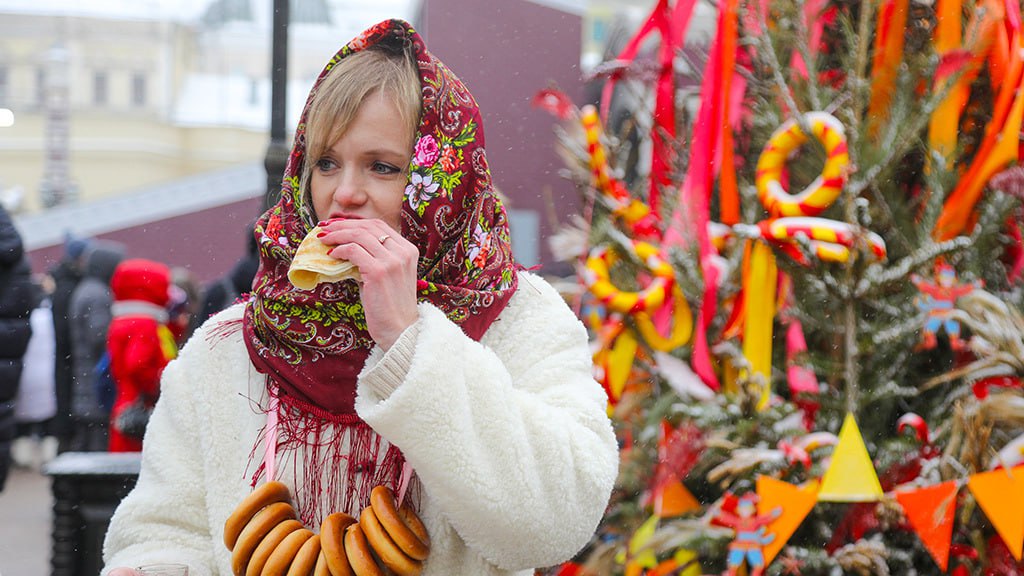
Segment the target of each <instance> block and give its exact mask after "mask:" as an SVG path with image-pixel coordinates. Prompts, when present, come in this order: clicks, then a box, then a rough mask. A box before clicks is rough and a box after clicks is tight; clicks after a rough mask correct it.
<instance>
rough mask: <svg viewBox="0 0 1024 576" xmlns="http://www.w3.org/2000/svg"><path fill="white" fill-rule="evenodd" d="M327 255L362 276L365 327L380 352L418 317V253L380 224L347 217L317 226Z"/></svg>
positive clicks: (396, 233)
mask: <svg viewBox="0 0 1024 576" xmlns="http://www.w3.org/2000/svg"><path fill="white" fill-rule="evenodd" d="M320 227H321V228H322V229H323V232H321V234H322V236H320V241H321V242H323V243H324V244H326V245H327V246H328V247H331V246H333V247H334V248H333V249H332V250H331V251H330V252H328V254H329V255H330V256H332V257H334V258H339V259H343V260H348V261H349V262H352V263H353V264H355V265H356V266H357V267H358V268H359V274H360V275H361V276H362V278H363V279H362V287H361V290H360V295H359V297H360V299H361V300H362V301H363V309H364V310H365V312H366V328H367V329H368V330H369V332H370V336H371V337H372V338H373V340H374V341H375V342H377V344H379V345H380V346H381V348H383V349H384V350H387V349H389V348H391V346H393V345H394V343H395V342H396V341H397V340H398V337H399V336H401V335H402V332H404V331H405V329H406V328H408V327H409V326H412V325H413V324H414V323H415V322H416V320H417V319H418V318H419V312H418V311H417V309H416V264H417V262H418V260H419V256H420V253H419V250H418V249H417V248H416V246H413V245H412V243H410V242H409V241H408V240H406V239H405V238H403V237H402V235H401V234H399V233H398V232H396V231H395V230H394V229H392V228H391V227H390V226H388V225H387V224H385V223H384V222H383V221H382V220H377V219H363V218H347V219H335V220H329V221H327V222H321V223H320Z"/></svg>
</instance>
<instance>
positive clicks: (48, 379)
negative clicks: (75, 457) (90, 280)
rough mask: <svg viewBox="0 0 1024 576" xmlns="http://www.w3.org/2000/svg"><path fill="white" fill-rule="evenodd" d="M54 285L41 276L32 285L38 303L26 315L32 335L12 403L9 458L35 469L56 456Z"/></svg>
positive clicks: (47, 278) (46, 277)
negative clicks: (13, 422)
mask: <svg viewBox="0 0 1024 576" xmlns="http://www.w3.org/2000/svg"><path fill="white" fill-rule="evenodd" d="M53 284H54V282H53V279H52V278H50V277H49V276H43V277H41V278H40V279H39V281H38V283H37V284H36V285H35V293H36V294H35V296H36V301H37V304H36V306H35V308H33V310H32V314H31V316H30V317H29V322H30V323H31V325H32V338H31V339H29V341H28V348H27V349H26V350H25V357H24V367H23V368H22V370H21V382H20V383H19V384H18V398H17V400H16V402H15V406H14V415H15V420H16V421H17V432H16V437H15V440H14V444H13V445H12V446H11V457H12V458H13V459H14V463H15V464H16V465H18V466H21V467H24V468H31V469H33V470H38V469H39V468H40V467H41V466H42V465H43V464H45V463H46V462H49V461H50V460H52V459H53V457H54V456H56V455H57V438H56V437H55V436H53V435H52V431H53V418H54V416H55V415H56V413H57V395H56V390H55V380H54V373H55V362H54V357H55V356H56V352H55V350H56V339H55V338H54V332H53V311H52V309H51V302H50V295H51V293H52V292H53Z"/></svg>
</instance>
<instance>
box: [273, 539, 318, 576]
mask: <svg viewBox="0 0 1024 576" xmlns="http://www.w3.org/2000/svg"><path fill="white" fill-rule="evenodd" d="M312 537H313V531H312V530H310V529H309V528H299V529H298V530H296V531H295V532H292V533H291V534H289V535H287V536H285V538H284V540H282V541H281V543H280V544H278V545H277V548H274V551H273V552H272V553H271V554H270V558H267V563H266V565H264V566H263V572H261V573H260V576H284V575H285V573H286V572H288V567H289V566H291V565H292V561H293V560H294V559H295V555H296V554H298V552H299V549H301V548H302V546H303V544H305V543H306V541H307V540H309V539H310V538H312Z"/></svg>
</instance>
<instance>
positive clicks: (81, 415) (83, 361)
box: [68, 239, 125, 452]
mask: <svg viewBox="0 0 1024 576" xmlns="http://www.w3.org/2000/svg"><path fill="white" fill-rule="evenodd" d="M124 252H125V250H124V246H123V245H122V244H120V243H117V242H111V241H109V240H101V239H97V240H93V241H92V242H91V243H90V244H89V247H88V248H87V249H86V251H85V255H84V258H85V274H84V277H83V278H82V281H81V282H80V283H79V284H78V286H77V287H76V288H75V290H74V292H73V293H72V294H71V303H70V307H69V310H68V323H69V324H70V332H71V362H72V367H73V370H74V374H73V378H74V380H73V384H72V390H71V425H72V435H71V439H70V442H69V444H68V447H69V449H70V450H74V451H78V452H93V451H105V450H106V449H107V443H108V439H107V425H108V421H109V419H110V409H109V407H107V406H104V401H103V400H104V399H103V397H102V393H101V391H100V390H98V389H97V377H98V376H99V374H98V373H97V364H98V363H99V361H100V359H101V358H102V357H103V355H104V352H106V349H107V328H109V327H110V320H111V312H110V306H111V304H112V303H113V296H112V295H111V293H110V278H111V277H112V276H113V275H114V269H115V268H117V265H118V264H120V263H121V261H122V260H124Z"/></svg>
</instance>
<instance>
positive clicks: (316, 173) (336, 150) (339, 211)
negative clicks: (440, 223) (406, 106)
mask: <svg viewBox="0 0 1024 576" xmlns="http://www.w3.org/2000/svg"><path fill="white" fill-rule="evenodd" d="M412 140H413V134H412V133H411V132H410V130H409V124H408V122H406V121H405V120H403V118H402V115H401V114H400V113H399V110H398V107H397V106H395V104H394V102H392V100H391V99H390V98H386V97H384V96H383V94H382V93H381V92H376V93H374V94H371V95H370V96H368V97H367V98H366V101H364V102H363V104H362V106H360V107H359V110H358V112H356V116H355V118H353V120H352V122H351V123H350V124H349V126H348V130H346V131H345V133H344V134H342V136H341V138H340V139H339V140H338V141H337V142H335V143H334V145H333V146H331V147H330V148H328V149H327V150H326V151H325V152H324V154H323V156H322V157H321V158H316V159H313V162H315V164H314V166H313V172H312V177H311V179H310V192H311V195H312V198H313V210H314V211H315V212H316V217H317V218H318V219H320V220H321V221H322V220H330V219H333V218H379V219H381V220H383V221H384V222H385V223H387V224H388V225H389V226H391V227H392V228H394V229H395V231H397V232H401V230H402V228H401V222H402V221H401V213H402V201H403V196H402V193H403V192H404V190H405V185H406V170H407V169H408V167H409V161H410V159H411V158H412Z"/></svg>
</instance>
